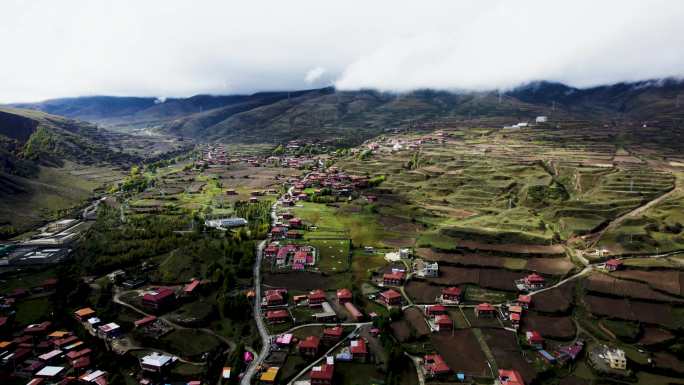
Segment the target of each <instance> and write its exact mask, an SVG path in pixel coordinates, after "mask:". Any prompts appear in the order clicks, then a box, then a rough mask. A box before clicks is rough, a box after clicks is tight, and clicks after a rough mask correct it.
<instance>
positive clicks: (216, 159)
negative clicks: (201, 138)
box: [195, 144, 230, 167]
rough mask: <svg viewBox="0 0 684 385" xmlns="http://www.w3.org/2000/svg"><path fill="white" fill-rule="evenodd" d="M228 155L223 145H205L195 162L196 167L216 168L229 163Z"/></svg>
mask: <svg viewBox="0 0 684 385" xmlns="http://www.w3.org/2000/svg"><path fill="white" fill-rule="evenodd" d="M229 161H230V160H229V158H228V153H227V152H226V149H225V147H224V146H223V145H220V144H217V145H211V144H210V145H207V146H204V147H202V149H201V150H200V156H199V159H198V160H197V161H196V162H195V166H196V167H205V166H214V165H216V166H218V165H224V164H228V163H229Z"/></svg>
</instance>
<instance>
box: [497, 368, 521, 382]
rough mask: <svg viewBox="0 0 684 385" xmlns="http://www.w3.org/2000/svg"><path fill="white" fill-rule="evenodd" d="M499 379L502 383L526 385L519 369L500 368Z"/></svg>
mask: <svg viewBox="0 0 684 385" xmlns="http://www.w3.org/2000/svg"><path fill="white" fill-rule="evenodd" d="M499 381H500V382H501V384H502V385H525V381H523V378H522V376H521V375H520V373H518V371H517V370H506V369H499Z"/></svg>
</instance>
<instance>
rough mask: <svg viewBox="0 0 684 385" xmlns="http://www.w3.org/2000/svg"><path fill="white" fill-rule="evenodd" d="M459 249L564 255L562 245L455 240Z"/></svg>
mask: <svg viewBox="0 0 684 385" xmlns="http://www.w3.org/2000/svg"><path fill="white" fill-rule="evenodd" d="M456 243H457V245H458V246H459V247H464V248H466V249H471V250H491V251H501V252H506V253H514V254H546V255H552V254H564V253H565V250H564V249H563V246H562V245H519V244H504V245H497V244H491V243H480V242H475V241H466V240H460V239H459V240H456Z"/></svg>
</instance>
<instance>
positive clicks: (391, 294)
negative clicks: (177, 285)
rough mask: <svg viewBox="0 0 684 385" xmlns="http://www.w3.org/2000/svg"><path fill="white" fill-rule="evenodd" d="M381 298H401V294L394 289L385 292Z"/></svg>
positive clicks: (381, 294)
mask: <svg viewBox="0 0 684 385" xmlns="http://www.w3.org/2000/svg"><path fill="white" fill-rule="evenodd" d="M380 296H382V297H383V298H387V299H395V298H401V294H399V292H397V291H396V290H393V289H389V290H387V291H383V292H382V293H380Z"/></svg>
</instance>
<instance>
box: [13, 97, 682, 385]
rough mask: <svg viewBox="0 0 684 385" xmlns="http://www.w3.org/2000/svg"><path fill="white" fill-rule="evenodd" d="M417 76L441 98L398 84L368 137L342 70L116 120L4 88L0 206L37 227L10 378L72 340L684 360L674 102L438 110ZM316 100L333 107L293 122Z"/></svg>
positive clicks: (287, 361)
mask: <svg viewBox="0 0 684 385" xmlns="http://www.w3.org/2000/svg"><path fill="white" fill-rule="evenodd" d="M644 92H645V91H644ZM653 92H655V91H653ZM658 92H662V90H661V91H658ZM416 95H420V98H421V99H422V103H428V104H429V102H434V101H435V100H436V99H439V98H442V101H443V100H444V99H443V98H446V97H447V96H444V95H440V94H437V95H434V94H428V96H425V95H423V94H415V95H413V96H412V97H407V98H405V99H403V100H402V99H401V98H399V99H396V100H393V101H383V102H382V103H383V107H379V106H376V107H373V108H379V110H374V111H375V112H373V114H376V113H377V111H380V110H383V111H387V109H389V112H386V113H385V112H384V113H383V114H382V116H376V117H375V118H374V119H372V122H369V123H368V125H367V128H368V130H367V131H364V130H361V131H359V130H357V126H355V125H354V124H351V123H350V124H351V125H350V126H349V127H350V128H349V129H350V130H351V132H353V133H354V135H353V137H345V135H346V134H345V133H344V132H345V131H346V128H344V127H342V126H344V124H346V123H344V122H352V121H351V120H345V119H351V118H352V117H353V119H359V121H361V120H368V119H369V118H368V116H365V115H363V113H357V112H355V113H353V114H351V113H350V114H351V115H350V116H349V117H346V118H345V117H344V116H345V115H344V114H342V115H339V114H340V112H339V111H340V109H346V108H349V106H350V105H349V104H347V103H350V104H354V103H357V101H354V100H353V99H356V98H359V97H361V96H360V95H350V94H336V93H333V92H331V91H329V90H323V91H302V92H300V93H298V94H297V95H296V96H294V97H293V96H292V95H290V97H289V98H288V97H287V96H286V95H285V96H284V94H273V95H272V94H266V95H261V96H259V97H255V96H250V97H244V98H243V97H240V98H236V99H237V100H239V102H235V103H237V104H236V105H234V106H232V107H226V106H214V107H215V108H213V109H209V110H208V111H206V112H202V113H200V115H201V116H196V114H194V113H191V114H189V115H187V114H186V115H182V113H181V112H178V114H181V115H182V116H181V117H180V118H179V117H178V116H177V115H173V114H171V113H169V114H170V115H169V116H174V117H173V118H172V119H173V122H161V121H159V120H158V121H155V122H154V123H152V121H151V120H150V121H146V122H145V123H144V124H143V123H141V124H140V125H138V123H132V122H133V121H132V120H130V121H129V120H126V119H133V118H131V117H130V116H129V115H128V114H131V112H130V111H129V110H123V111H124V112H121V111H120V112H117V113H116V114H113V116H110V117H103V116H98V117H97V119H96V120H98V121H99V122H100V124H103V126H104V127H108V128H103V127H102V126H98V125H95V124H93V123H83V122H80V121H77V120H71V119H67V118H59V117H53V116H52V115H47V114H44V113H42V112H35V111H27V110H7V111H4V110H3V113H4V114H7V115H11V116H9V117H8V116H5V120H4V121H3V122H2V123H3V129H4V131H3V135H4V136H5V137H7V138H8V139H7V140H6V142H7V143H8V144H7V147H6V148H7V149H8V150H7V152H6V153H5V155H4V156H5V163H4V164H5V165H6V167H5V168H4V169H3V170H4V171H3V174H2V178H3V181H6V183H5V182H3V184H2V190H0V191H2V194H3V197H4V199H3V201H2V203H0V218H2V219H3V221H5V222H3V223H4V225H5V226H8V227H9V226H12V227H14V228H16V229H19V228H21V229H22V230H21V231H16V233H13V234H10V235H11V238H12V239H8V240H7V241H4V242H3V248H2V249H0V250H2V258H3V259H1V260H2V261H3V270H2V271H3V272H2V275H1V276H0V279H1V280H2V281H0V293H2V294H1V298H0V300H1V301H2V302H1V303H2V310H0V311H1V312H2V313H1V314H2V316H1V317H2V318H0V319H3V320H4V321H3V322H4V323H3V325H5V326H4V329H2V330H3V334H2V338H0V341H2V342H1V343H0V349H3V350H2V351H3V352H4V353H3V357H5V361H7V362H12V364H13V365H15V366H9V365H5V366H2V367H1V368H0V373H2V375H3V376H5V377H2V378H3V379H7V381H10V382H8V383H25V380H26V379H27V378H29V377H31V376H32V375H33V373H31V370H32V369H30V368H28V366H30V365H37V366H40V365H38V364H33V362H39V363H42V364H43V366H44V367H57V368H60V371H59V372H58V374H55V375H54V376H55V378H66V377H68V376H74V375H79V373H82V372H81V371H80V370H81V367H80V365H82V364H81V363H80V361H78V359H69V358H67V357H69V354H71V352H72V351H74V352H81V351H82V349H81V348H78V347H72V348H70V347H69V346H70V345H68V344H78V346H87V347H88V349H87V350H88V352H85V353H82V355H83V356H86V357H88V363H87V365H86V364H83V365H86V367H89V368H91V369H90V371H89V372H87V373H99V372H97V371H102V372H106V377H107V380H108V381H109V382H111V383H122V384H124V383H125V384H129V383H130V384H132V383H138V382H140V381H148V382H149V383H156V382H164V383H167V382H168V383H175V382H178V383H181V382H182V383H188V382H191V381H202V382H203V383H211V384H218V383H220V384H237V383H241V384H243V385H246V384H252V383H261V384H271V383H279V384H304V383H307V384H328V383H335V384H349V385H352V384H357V383H368V384H371V383H385V384H406V385H413V384H421V385H422V384H439V383H453V382H455V383H471V384H489V383H492V382H494V381H499V382H500V381H502V378H518V379H520V381H523V382H524V383H526V384H594V383H607V384H623V383H639V384H678V383H682V381H681V376H682V374H684V368H683V365H684V363H683V362H682V360H681V346H682V341H683V340H682V338H684V335H683V334H682V331H683V330H684V291H682V289H681V287H680V283H681V282H682V277H683V275H682V274H684V273H683V272H684V233H683V231H684V228H682V224H681V223H682V220H683V219H681V218H680V217H681V212H682V209H683V207H682V205H684V201H683V200H682V199H683V198H684V197H683V196H682V185H681V183H682V181H683V180H684V179H682V178H683V176H684V167H683V166H682V165H684V159H683V158H682V156H681V153H682V148H681V143H682V142H681V140H680V139H681V134H680V131H679V126H678V122H677V120H672V119H669V118H668V119H664V120H653V121H647V120H634V119H629V118H625V117H622V118H620V119H603V120H602V119H598V118H597V117H598V116H602V114H605V113H606V109H608V108H609V107H608V106H604V107H601V108H603V110H602V111H601V112H597V115H591V114H590V113H589V116H592V117H593V118H592V119H588V118H587V119H578V118H577V117H576V115H575V114H577V113H578V112H577V111H578V109H580V110H581V109H582V108H583V107H582V104H581V103H579V102H575V101H573V103H578V104H576V105H574V106H566V107H564V110H563V111H560V112H559V113H558V114H554V115H550V116H548V117H545V118H539V119H535V118H533V117H532V116H535V115H536V114H537V113H538V112H540V113H541V112H544V111H548V107H545V106H541V105H539V104H537V105H535V106H534V108H532V109H531V110H525V111H526V112H525V113H526V114H532V115H530V117H527V118H525V117H522V118H519V117H518V116H516V115H517V114H521V112H520V111H522V110H520V109H518V108H521V107H520V106H521V105H520V104H516V107H515V108H516V109H517V110H516V111H517V112H516V113H512V112H511V113H510V115H509V112H506V111H504V112H502V115H496V114H495V115H494V116H490V117H482V116H479V117H472V116H469V117H466V116H463V115H455V114H456V113H455V112H454V110H453V109H450V111H451V112H450V113H449V114H448V115H445V116H436V115H432V112H426V113H425V114H424V115H422V114H421V113H415V114H414V111H416V109H417V110H420V108H419V107H418V106H417V105H416V104H415V103H416V99H411V98H419V97H418V96H416ZM513 95H517V96H516V97H519V98H520V99H519V100H520V103H523V100H527V101H525V102H524V103H535V100H534V99H530V96H529V95H527V96H524V98H523V96H521V95H520V94H515V93H511V96H510V97H511V98H513V97H514V96H513ZM589 95H590V94H589ZM367 96H368V95H365V96H363V97H367ZM376 97H377V95H376ZM585 97H587V98H590V96H585ZM321 98H323V99H326V98H338V100H337V101H335V102H334V103H336V104H337V108H338V112H337V113H336V114H338V115H337V118H335V119H341V120H333V121H331V122H330V123H325V121H326V119H328V118H327V117H324V115H323V114H321V115H318V114H319V112H316V111H317V110H318V109H319V108H323V107H322V106H323V105H324V104H325V103H324V102H323V101H322V99H321ZM449 98H456V96H449ZM273 99H279V100H273ZM485 99H486V98H485ZM212 100H214V102H216V103H229V102H227V101H226V100H228V99H225V100H223V99H221V100H223V101H219V99H212ZM371 100H374V101H371ZM453 100H454V99H452V101H453ZM167 103H168V102H167ZM175 103H178V104H181V105H182V104H183V103H181V102H180V101H176V102H175ZM230 103H233V101H230ZM308 103H312V105H311V106H313V107H312V108H313V109H308V108H309V107H311V106H309V105H308ZM367 103H369V104H367V105H366V106H365V107H363V108H370V107H369V105H370V104H372V103H379V102H378V99H377V98H376V99H369V101H367ZM404 103H408V104H407V105H404V106H403V107H401V108H400V107H399V106H401V105H403V104H404ZM454 103H456V102H455V101H454ZM458 103H459V105H460V103H462V101H461V102H458ZM486 103H489V102H486ZM496 103H498V102H496ZM516 103H517V102H516ZM568 103H569V102H568ZM256 104H260V105H259V106H256V107H255V105H256ZM238 105H239V106H240V107H237V106H238ZM155 106H158V104H154V103H153V104H152V105H149V106H147V107H145V108H155ZM41 108H47V107H45V106H43V107H41ZM51 108H54V106H53V107H51ZM169 108H170V107H169ZM178 108H180V107H178ZM231 108H234V109H236V110H239V109H243V108H244V109H247V108H249V110H243V111H242V112H236V110H234V111H233V112H230V114H233V113H234V115H231V116H234V117H233V118H232V119H233V120H229V122H223V123H221V125H222V126H221V127H223V128H221V129H218V128H216V127H205V128H206V130H207V131H206V132H204V133H201V134H199V133H200V132H203V131H202V130H204V128H199V127H200V126H198V124H199V123H197V122H196V121H195V119H198V118H199V119H211V118H210V116H214V117H216V119H218V117H219V116H222V115H221V114H223V113H227V114H228V113H229V112H226V109H228V110H230V109H231ZM359 108H361V107H359ZM363 108H361V110H362V111H364V110H363ZM395 108H398V109H395ZM403 108H406V111H407V112H406V114H409V115H412V116H415V120H413V119H410V120H405V116H404V115H402V114H403V113H398V112H397V111H399V110H401V109H403ZM425 108H426V110H425V111H429V110H430V109H429V108H428V107H425ZM559 108H560V107H559ZM253 109H254V110H253ZM298 109H307V110H306V112H303V113H304V115H303V116H301V117H300V118H301V119H305V117H307V116H308V117H310V116H319V117H320V119H321V121H319V122H317V123H311V124H313V125H308V124H306V123H302V122H303V121H300V120H297V119H295V120H292V121H291V123H288V124H292V127H293V128H292V129H289V128H287V126H286V125H283V124H284V123H282V122H285V121H287V120H288V119H290V118H289V117H288V115H289V114H291V113H293V111H296V110H298ZM143 111H144V110H143ZM179 111H184V110H183V109H180V110H179ZM365 111H370V110H365ZM91 113H92V112H91ZM368 113H371V112H368ZM640 113H642V112H640ZM117 114H120V115H117ZM140 114H143V113H142V112H140ZM145 114H146V113H145ZM174 114H175V113H174ZM249 114H257V115H259V116H260V117H262V118H263V116H262V115H264V116H266V115H269V116H271V118H270V123H268V125H262V123H258V122H257V121H254V120H251V121H250V120H249V119H251V118H249V116H250V115H249ZM487 114H489V112H487ZM582 114H585V115H586V114H588V113H587V112H586V111H583V112H582ZM179 116H180V115H179ZM325 116H327V115H325ZM456 116H459V117H458V118H457V117H456ZM644 116H645V115H644ZM123 117H125V118H123ZM102 119H104V120H102ZM135 119H137V118H135ZM298 119H299V118H298ZM114 121H116V122H118V123H112V122H114ZM206 121H207V120H203V122H206ZM248 121H250V122H251V123H246V122H248ZM279 121H280V122H281V123H278V122H279ZM238 122H239V123H238ZM116 124H119V125H120V126H118V127H116V128H115V127H114V126H115V125H116ZM148 124H149V125H148ZM169 124H170V125H171V126H169ZM243 124H244V125H243ZM328 124H330V127H331V130H330V131H328V130H326V128H325V127H326V125H328ZM122 127H128V128H127V129H123V130H122ZM169 127H173V128H169ZM189 127H194V128H192V129H190V128H189ZM313 127H320V128H321V130H322V131H321V130H318V129H314V128H313ZM9 128H11V129H12V130H9ZM141 129H142V130H144V131H147V133H146V134H141V132H142V131H140V130H141ZM195 129H198V130H199V131H195ZM223 129H225V130H227V131H220V130H223ZM214 130H219V131H214ZM260 130H273V133H274V134H273V135H272V136H271V137H269V138H268V139H269V140H261V141H257V140H256V139H258V138H263V137H264V134H263V132H262V131H260ZM229 131H230V132H232V133H228V132H229ZM210 132H212V133H210ZM191 133H192V134H191ZM36 135H37V136H36ZM205 135H206V136H205ZM212 135H217V136H216V138H220V140H214V139H215V138H213V137H212ZM233 135H236V136H239V137H240V138H241V140H234V138H235V136H233ZM250 135H253V137H251V138H250ZM44 136H47V137H44ZM345 138H346V139H345ZM94 202H95V203H96V204H95V203H94ZM91 204H92V206H90V205H91ZM86 206H88V207H87V208H86ZM84 209H85V210H84ZM69 219H78V221H76V222H69V221H68V220H69ZM58 220H59V221H60V222H54V221H58ZM65 220H67V221H66V222H65ZM49 221H53V222H50V223H48V222H49ZM46 223H48V224H47V226H46V227H42V226H43V225H45V224H46ZM63 223H69V225H68V226H67V227H66V230H65V229H62V228H61V227H60V226H62V224H63ZM74 223H76V224H74ZM71 226H73V228H72V227H71ZM55 228H59V230H58V231H56V232H54V234H57V235H50V234H52V233H49V229H53V230H54V229H55ZM60 231H61V232H60ZM69 231H71V232H73V233H74V234H77V235H75V236H73V240H71V238H70V240H69V242H68V243H66V244H63V245H62V244H60V245H59V246H55V245H54V244H48V243H46V242H48V241H46V239H51V237H54V238H55V239H57V238H60V237H64V236H67V235H66V233H67V232H69ZM70 237H71V236H70ZM7 238H10V237H7ZM49 242H53V243H54V242H55V241H52V240H51V241H49ZM54 249H59V250H60V253H59V256H57V253H56V251H54ZM50 250H52V251H50ZM31 253H38V254H40V253H45V254H47V253H55V254H54V256H55V257H54V258H53V257H50V258H49V259H46V262H35V261H36V259H35V258H33V257H32V256H33V255H34V254H31ZM20 254H21V255H20ZM36 255H37V254H36ZM31 258H33V259H31ZM26 261H31V262H32V263H27V262H26ZM33 328H38V329H40V330H43V331H33ZM41 328H42V329H41ZM55 333H60V336H61V337H59V338H64V339H68V342H66V343H64V344H62V345H55V348H54V349H53V350H51V351H59V352H58V353H54V354H55V357H56V358H45V357H43V356H44V355H45V354H47V353H49V352H50V351H41V350H40V349H41V348H38V347H37V346H38V345H39V344H43V345H45V344H48V345H50V344H52V345H54V344H56V343H57V341H58V340H55V337H54V336H53V335H56V334H55ZM61 333H63V334H61ZM26 335H31V336H33V337H32V341H36V347H35V351H36V352H37V353H33V351H34V350H31V352H23V351H21V350H19V349H21V347H20V344H26V343H27V342H18V341H19V339H20V338H23V337H22V336H26ZM60 341H61V340H60ZM60 343H61V342H60ZM52 345H50V346H52ZM32 346H33V345H32ZM17 352H20V353H21V354H24V355H26V356H25V357H26V358H24V359H23V360H22V361H20V360H18V359H12V358H11V357H13V356H12V355H16V354H18V353H17ZM38 353H40V354H38ZM608 354H610V355H616V356H618V357H622V359H623V360H624V366H621V365H622V364H620V363H616V362H613V361H610V360H609V359H608V358H606V357H608ZM72 355H74V356H75V355H77V354H75V353H74V354H72ZM34 356H35V357H34ZM41 357H43V358H41ZM16 365H19V366H16ZM16 368H20V369H16ZM55 370H56V369H55ZM96 370H97V371H96ZM358 373H363V376H364V377H363V379H359V378H358Z"/></svg>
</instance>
